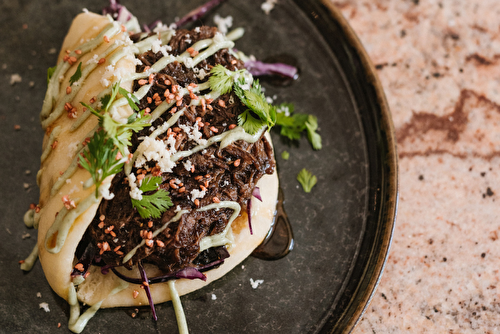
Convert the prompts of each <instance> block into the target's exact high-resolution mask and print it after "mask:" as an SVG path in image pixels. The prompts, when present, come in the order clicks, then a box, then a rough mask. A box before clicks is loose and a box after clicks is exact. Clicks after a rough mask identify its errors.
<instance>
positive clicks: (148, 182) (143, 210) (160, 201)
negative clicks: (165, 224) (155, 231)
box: [132, 176, 173, 218]
mask: <svg viewBox="0 0 500 334" xmlns="http://www.w3.org/2000/svg"><path fill="white" fill-rule="evenodd" d="M160 183H161V177H160V176H157V177H148V178H145V179H144V180H142V185H141V186H140V188H139V189H140V190H142V191H143V192H147V191H154V190H156V189H158V184H160ZM132 205H133V206H134V207H135V208H137V212H138V213H139V214H140V215H141V217H142V218H149V217H152V218H160V217H161V214H162V213H163V212H165V211H167V210H168V208H170V207H172V206H173V203H172V200H171V199H170V196H169V193H168V191H166V190H163V189H158V191H156V192H155V193H153V194H150V195H144V194H143V195H142V199H141V200H136V199H133V198H132Z"/></svg>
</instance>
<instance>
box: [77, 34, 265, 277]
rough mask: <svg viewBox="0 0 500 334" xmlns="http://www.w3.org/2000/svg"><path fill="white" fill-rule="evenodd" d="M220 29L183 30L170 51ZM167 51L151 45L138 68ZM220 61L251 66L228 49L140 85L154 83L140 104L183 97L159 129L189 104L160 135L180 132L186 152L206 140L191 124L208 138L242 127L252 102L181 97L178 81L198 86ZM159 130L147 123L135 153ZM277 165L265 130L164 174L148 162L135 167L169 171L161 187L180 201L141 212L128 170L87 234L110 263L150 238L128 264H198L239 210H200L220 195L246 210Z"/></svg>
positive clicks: (139, 171) (173, 66)
mask: <svg viewBox="0 0 500 334" xmlns="http://www.w3.org/2000/svg"><path fill="white" fill-rule="evenodd" d="M216 32H217V29H216V28H209V27H201V28H198V29H195V30H178V31H177V32H176V35H175V36H174V37H173V38H172V39H171V41H170V42H169V46H170V47H171V50H169V53H171V54H173V55H179V54H182V53H183V52H184V51H186V50H187V51H188V52H189V51H190V50H192V49H190V47H191V46H192V45H193V44H194V43H196V42H197V41H199V40H203V39H207V38H212V37H213V36H214V35H215V33H216ZM192 52H195V51H192ZM162 57H163V54H162V52H161V51H159V52H157V53H154V52H152V51H147V52H145V53H143V54H141V55H139V56H137V58H138V59H139V60H141V62H142V65H138V66H137V67H136V72H138V73H142V72H144V71H145V70H146V69H147V67H148V66H149V67H150V66H152V65H153V64H155V63H156V62H157V61H158V60H159V59H160V58H162ZM217 64H221V65H223V66H224V67H226V68H228V69H229V70H237V69H242V68H244V66H243V62H241V61H240V60H239V59H237V58H235V57H234V56H233V55H231V53H230V52H229V50H227V49H222V50H220V51H218V52H217V53H215V54H214V55H212V56H210V57H208V58H207V59H206V60H204V61H202V62H200V63H199V64H198V65H197V66H196V67H195V68H187V67H186V66H185V65H184V64H182V63H179V62H173V63H170V64H169V65H167V66H166V67H165V68H164V69H163V70H161V71H160V72H159V73H156V74H153V75H151V76H149V77H148V78H146V79H141V80H142V81H141V80H136V81H135V82H134V87H133V89H134V91H136V90H138V89H139V88H140V87H141V86H142V85H144V84H152V88H151V89H150V90H149V92H148V94H147V95H146V96H145V97H144V98H142V99H141V100H140V103H139V108H140V110H144V109H146V110H147V111H148V112H153V111H154V110H155V108H156V107H157V106H158V105H159V104H160V103H162V102H163V101H165V100H167V102H168V101H173V102H175V103H174V104H173V106H172V107H171V108H170V110H168V111H166V112H164V113H163V114H162V115H161V116H160V117H159V118H158V119H157V120H155V121H154V122H153V124H152V127H153V129H155V128H157V127H158V126H160V125H161V124H163V123H165V122H167V121H168V120H169V119H170V117H172V115H173V114H174V113H175V112H176V111H179V110H182V109H183V108H186V109H185V112H184V114H183V115H182V116H180V118H179V120H178V121H177V123H176V124H174V125H173V126H172V127H171V129H169V131H167V132H165V133H164V134H162V135H160V136H159V137H158V138H157V139H158V140H164V141H166V140H167V139H168V137H169V136H173V137H174V138H175V149H176V150H177V151H185V150H190V149H192V148H194V147H196V146H198V143H197V142H196V140H194V139H193V138H192V136H190V133H186V129H197V130H198V131H199V132H201V138H202V139H209V138H211V137H213V136H216V135H218V134H221V133H223V132H225V131H228V130H230V129H232V128H234V127H235V125H236V124H237V123H238V115H239V114H241V113H243V112H244V111H245V110H246V109H247V108H246V107H245V106H244V105H243V104H242V103H241V102H240V100H239V99H238V98H237V97H236V96H235V95H234V93H232V92H231V93H228V94H224V95H221V96H220V97H219V98H217V99H215V100H213V101H210V100H206V101H205V100H204V101H202V102H201V103H199V105H197V106H190V105H189V104H190V102H191V99H193V98H194V99H199V98H201V96H203V94H205V93H207V92H204V91H201V92H197V93H196V94H194V93H190V94H186V95H184V96H183V97H182V98H179V97H177V98H176V97H175V92H176V90H177V89H178V87H184V88H187V87H190V85H191V87H195V85H199V84H200V83H203V82H206V81H207V80H208V77H209V76H208V73H209V72H210V69H211V68H212V67H213V66H215V65H217ZM193 84H194V85H193ZM151 132H152V131H151V129H150V127H146V128H145V129H144V130H142V131H141V132H139V133H134V135H133V137H132V140H131V142H132V146H131V147H129V149H130V151H131V152H134V151H135V150H136V149H137V147H138V146H139V144H140V143H141V140H142V139H141V137H145V136H148V135H150V134H151ZM188 132H189V130H188ZM274 168H275V161H274V157H273V152H272V147H271V145H270V143H269V142H268V141H267V140H266V138H264V137H263V136H262V137H261V138H260V139H259V140H258V141H257V142H255V143H253V144H251V143H247V142H245V141H242V140H238V141H236V142H233V143H232V144H230V145H228V146H227V147H225V148H223V149H220V145H219V143H215V144H212V145H211V146H209V147H207V148H206V149H203V150H200V151H199V152H197V153H194V154H192V155H190V156H189V157H186V158H184V159H181V160H179V161H177V165H176V167H175V168H173V172H172V173H161V171H160V168H159V167H158V165H157V163H156V162H155V161H149V162H148V163H147V164H146V165H145V166H142V167H141V168H136V167H134V168H133V169H132V172H133V173H134V174H135V175H136V176H138V178H139V176H140V175H144V176H146V175H154V176H161V178H162V184H161V186H160V188H161V189H164V190H166V191H168V192H169V194H170V197H171V200H172V203H173V206H172V207H171V208H170V209H169V210H167V211H166V212H164V213H163V214H162V216H161V218H159V219H151V218H147V219H145V218H141V216H140V215H139V213H138V212H137V210H136V209H135V208H134V207H133V206H132V205H131V198H130V194H129V192H130V190H131V189H130V186H129V184H128V179H127V178H126V176H125V173H124V172H123V171H122V172H120V173H119V174H117V175H116V176H115V177H114V179H113V181H112V185H111V188H110V191H111V192H112V193H113V194H114V195H115V197H114V198H113V199H111V200H103V201H102V202H101V204H100V206H99V209H98V211H97V214H96V216H95V217H94V219H93V221H92V223H91V225H90V226H89V228H88V230H87V234H86V237H85V238H84V239H86V238H88V239H90V240H91V241H90V242H91V243H93V245H94V246H95V247H96V248H97V249H98V253H99V254H100V257H101V258H102V260H103V262H104V263H105V264H107V265H109V266H119V265H122V264H123V263H122V261H123V258H124V256H125V255H126V254H127V253H129V252H130V251H132V250H133V249H134V247H136V246H137V245H138V244H139V243H141V242H142V241H143V240H146V244H145V245H144V246H142V247H140V248H139V249H138V250H137V252H136V253H135V255H134V256H133V257H132V258H131V259H130V260H129V261H127V262H126V263H125V264H124V265H125V266H126V267H127V268H131V267H132V266H134V265H135V264H136V263H137V262H139V261H142V262H143V263H153V264H155V265H157V266H158V267H159V268H160V269H161V270H162V271H164V272H165V273H172V272H176V271H179V270H181V269H183V268H185V267H190V266H192V267H197V268H199V267H202V266H203V265H204V264H206V263H208V262H210V261H212V258H213V256H212V255H211V253H210V250H206V251H204V252H202V253H201V254H200V252H199V250H200V240H201V239H202V238H204V237H206V236H211V235H215V234H218V233H221V232H222V231H223V230H224V228H225V227H226V225H227V223H228V220H229V218H230V216H231V214H232V213H233V210H232V209H229V208H221V209H219V210H208V211H196V209H198V208H202V207H204V206H207V205H209V204H212V203H214V202H219V201H221V202H222V201H235V202H238V203H239V204H240V205H241V208H242V211H241V212H244V211H245V208H246V202H247V200H248V199H249V198H250V197H251V195H252V190H253V189H254V187H255V184H256V183H257V181H258V180H259V179H260V178H261V177H262V176H263V175H264V174H272V173H273V172H274ZM180 209H182V210H189V212H188V213H185V214H183V215H182V218H181V219H180V220H179V221H177V222H172V223H170V224H169V225H168V227H167V228H166V229H165V230H164V231H163V232H161V233H160V234H159V235H158V236H156V237H155V238H152V233H153V232H154V231H155V230H157V229H159V228H160V227H162V226H163V225H164V224H165V223H166V222H168V221H169V220H170V219H171V218H172V217H174V216H175V215H176V213H177V212H178V211H179V210H180Z"/></svg>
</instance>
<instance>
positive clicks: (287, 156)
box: [281, 151, 290, 160]
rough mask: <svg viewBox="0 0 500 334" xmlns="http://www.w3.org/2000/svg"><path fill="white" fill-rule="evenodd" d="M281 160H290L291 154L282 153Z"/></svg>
mask: <svg viewBox="0 0 500 334" xmlns="http://www.w3.org/2000/svg"><path fill="white" fill-rule="evenodd" d="M281 158H283V160H288V159H290V153H288V151H283V152H281Z"/></svg>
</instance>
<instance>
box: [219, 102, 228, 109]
mask: <svg viewBox="0 0 500 334" xmlns="http://www.w3.org/2000/svg"><path fill="white" fill-rule="evenodd" d="M219 106H221V107H222V108H225V107H226V102H224V100H219Z"/></svg>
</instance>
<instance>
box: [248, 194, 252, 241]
mask: <svg viewBox="0 0 500 334" xmlns="http://www.w3.org/2000/svg"><path fill="white" fill-rule="evenodd" d="M247 216H248V228H249V229H250V235H253V230H252V198H251V197H250V198H249V199H248V201H247Z"/></svg>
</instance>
